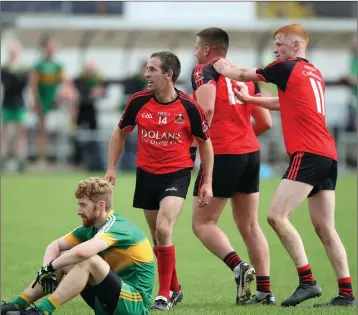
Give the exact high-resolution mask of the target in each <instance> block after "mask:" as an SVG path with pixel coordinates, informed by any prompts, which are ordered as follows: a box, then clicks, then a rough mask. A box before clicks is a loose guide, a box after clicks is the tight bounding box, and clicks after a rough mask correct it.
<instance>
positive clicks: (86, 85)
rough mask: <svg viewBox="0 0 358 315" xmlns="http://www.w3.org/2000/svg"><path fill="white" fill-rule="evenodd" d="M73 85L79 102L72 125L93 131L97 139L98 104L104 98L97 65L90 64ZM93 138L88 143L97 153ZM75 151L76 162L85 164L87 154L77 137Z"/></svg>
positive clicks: (72, 112) (102, 82) (76, 104)
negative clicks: (84, 156)
mask: <svg viewBox="0 0 358 315" xmlns="http://www.w3.org/2000/svg"><path fill="white" fill-rule="evenodd" d="M73 83H74V86H75V88H76V90H77V95H78V99H77V102H73V106H72V111H71V116H72V117H71V124H72V125H74V126H76V128H77V129H81V130H82V129H85V130H89V131H91V134H92V136H93V137H95V134H94V133H95V132H96V131H97V130H98V121H97V110H96V102H97V101H98V100H99V99H100V98H102V97H103V96H104V93H105V88H104V78H103V77H102V76H101V75H100V74H99V72H98V69H97V65H96V64H95V63H94V62H88V63H87V64H86V65H85V67H84V70H83V71H82V72H81V73H80V74H79V76H78V77H77V78H75V79H74V81H73ZM93 137H90V139H88V140H86V142H87V143H91V144H93V145H90V146H91V151H96V152H97V151H98V150H96V148H97V142H96V139H95V138H93ZM94 147H95V148H94ZM92 149H93V150H92ZM74 151H75V156H74V162H75V163H76V164H80V163H81V162H83V154H86V152H83V151H82V149H81V146H80V140H79V139H77V137H76V140H75V150H74ZM91 153H92V152H91ZM91 153H90V154H91ZM90 164H92V163H90Z"/></svg>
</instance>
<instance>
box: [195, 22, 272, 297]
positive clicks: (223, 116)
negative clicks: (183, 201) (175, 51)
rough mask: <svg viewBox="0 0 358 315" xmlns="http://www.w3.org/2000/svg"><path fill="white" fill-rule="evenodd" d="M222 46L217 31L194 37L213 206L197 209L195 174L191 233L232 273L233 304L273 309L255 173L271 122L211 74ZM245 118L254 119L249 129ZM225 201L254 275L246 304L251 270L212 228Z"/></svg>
mask: <svg viewBox="0 0 358 315" xmlns="http://www.w3.org/2000/svg"><path fill="white" fill-rule="evenodd" d="M228 45H229V36H228V34H227V33H226V32H225V31H224V30H222V29H219V28H208V29H205V30H202V31H201V32H200V33H198V35H197V39H196V45H195V46H196V53H195V55H196V57H197V59H198V62H199V64H198V65H197V66H196V67H195V69H194V71H193V74H192V87H193V90H194V92H193V93H194V98H195V99H196V100H197V101H198V102H199V103H200V104H201V105H202V106H203V108H204V111H205V114H206V117H207V119H208V121H209V124H210V134H211V141H212V143H213V148H214V170H213V200H212V201H211V203H210V204H209V205H207V206H205V207H203V208H199V207H198V206H197V198H198V197H197V196H198V194H199V193H200V189H201V181H202V171H201V170H200V171H199V174H198V177H197V180H196V183H195V188H194V205H193V212H194V213H193V231H194V233H195V235H196V236H197V237H198V238H199V239H200V240H201V241H202V243H203V244H204V245H205V246H206V247H207V248H208V249H209V250H210V251H211V252H213V253H214V254H215V255H216V256H217V257H218V258H220V259H222V260H223V261H224V262H225V264H226V265H227V266H228V267H229V268H230V269H231V270H232V271H233V273H234V276H235V280H236V283H237V294H236V302H237V303H238V304H239V303H240V304H243V303H248V304H252V303H262V304H274V303H275V297H274V296H273V294H272V293H271V288H270V257H269V248H268V244H267V240H266V238H265V236H264V234H263V233H262V230H261V228H260V226H259V223H258V219H257V217H258V215H257V212H258V202H259V173H260V143H259V141H258V139H257V136H258V135H259V134H261V133H263V132H264V131H266V130H267V129H268V128H270V126H271V123H272V121H271V116H270V113H269V111H268V110H266V109H263V108H260V107H257V106H252V105H251V104H248V103H247V104H244V103H243V102H240V100H239V99H238V98H237V97H236V96H235V94H234V89H235V86H236V81H234V80H230V79H228V78H225V77H224V76H222V75H220V74H219V73H217V72H216V70H215V69H214V67H213V64H214V62H215V61H217V60H218V59H219V58H222V57H225V56H226V54H227V50H228ZM247 86H248V88H249V90H250V94H252V95H260V89H259V87H258V85H257V84H254V83H253V82H248V83H247ZM251 117H254V120H255V121H254V124H253V123H252V121H251ZM228 199H231V205H232V211H233V215H234V219H235V222H236V224H237V227H238V229H239V231H240V233H241V235H242V237H243V239H244V240H245V244H246V246H247V248H248V252H249V253H250V261H251V263H252V265H253V267H254V268H255V269H256V276H257V277H256V283H257V293H256V297H257V298H253V299H250V298H251V292H250V285H251V282H252V281H253V280H254V279H255V269H254V268H253V267H251V266H250V265H249V264H247V263H246V262H243V261H242V260H241V258H240V257H239V256H238V254H237V253H236V252H235V251H234V249H233V247H232V245H231V244H230V242H229V240H228V238H227V237H226V235H225V234H224V232H223V231H222V230H221V229H220V228H219V227H218V226H217V222H218V220H219V217H220V215H221V213H222V212H223V210H224V208H225V205H226V204H227V201H228Z"/></svg>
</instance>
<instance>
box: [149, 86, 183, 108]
mask: <svg viewBox="0 0 358 315" xmlns="http://www.w3.org/2000/svg"><path fill="white" fill-rule="evenodd" d="M174 90H175V91H176V92H177V93H178V96H177V97H176V98H175V99H173V100H172V101H170V102H167V103H162V102H159V101H158V100H157V98H156V97H155V94H154V95H153V96H154V99H155V101H156V102H157V103H158V104H162V105H169V104H172V103H174V102H175V101H177V100H178V99H179V97H180V91H179V90H178V89H177V88H174Z"/></svg>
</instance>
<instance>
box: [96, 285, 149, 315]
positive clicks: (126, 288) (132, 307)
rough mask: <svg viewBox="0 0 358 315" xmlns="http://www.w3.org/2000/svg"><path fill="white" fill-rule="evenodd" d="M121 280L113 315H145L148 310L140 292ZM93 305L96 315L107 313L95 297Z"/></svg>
mask: <svg viewBox="0 0 358 315" xmlns="http://www.w3.org/2000/svg"><path fill="white" fill-rule="evenodd" d="M121 281H122V288H121V293H120V296H119V299H118V302H117V307H116V310H115V312H114V313H113V315H147V314H148V313H149V310H148V309H147V308H146V307H145V306H144V304H143V299H142V296H141V295H140V293H139V292H138V291H137V290H136V289H135V288H134V287H132V286H131V285H129V284H126V283H125V282H124V281H123V280H121ZM95 305H96V306H95V314H96V315H105V314H106V315H107V313H106V312H105V311H104V309H103V307H102V305H101V303H100V302H99V301H98V299H97V298H96V304H95Z"/></svg>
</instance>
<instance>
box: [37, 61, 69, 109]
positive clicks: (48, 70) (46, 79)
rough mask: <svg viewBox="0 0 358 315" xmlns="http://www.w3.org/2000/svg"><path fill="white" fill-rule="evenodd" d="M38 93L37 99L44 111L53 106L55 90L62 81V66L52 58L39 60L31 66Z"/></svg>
mask: <svg viewBox="0 0 358 315" xmlns="http://www.w3.org/2000/svg"><path fill="white" fill-rule="evenodd" d="M33 70H34V72H35V75H36V79H37V82H38V83H37V89H38V93H39V98H40V99H39V101H40V104H41V106H42V110H43V112H44V113H47V112H48V111H50V110H51V109H52V108H53V105H54V101H55V98H56V94H57V90H58V88H59V86H60V84H61V83H62V81H63V67H62V65H61V64H60V63H59V62H57V61H54V60H40V61H39V62H38V63H37V64H36V65H35V67H34V68H33Z"/></svg>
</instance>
